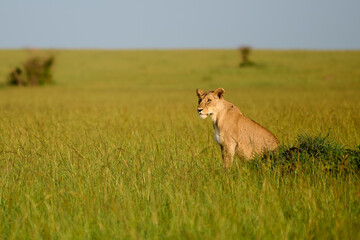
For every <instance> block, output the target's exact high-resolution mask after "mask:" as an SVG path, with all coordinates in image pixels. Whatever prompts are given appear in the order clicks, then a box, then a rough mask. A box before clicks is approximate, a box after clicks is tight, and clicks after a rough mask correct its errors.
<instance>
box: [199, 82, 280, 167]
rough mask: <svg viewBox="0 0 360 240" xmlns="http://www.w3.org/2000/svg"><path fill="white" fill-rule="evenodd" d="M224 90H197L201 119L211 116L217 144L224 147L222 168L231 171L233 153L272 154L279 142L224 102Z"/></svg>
mask: <svg viewBox="0 0 360 240" xmlns="http://www.w3.org/2000/svg"><path fill="white" fill-rule="evenodd" d="M224 93H225V90H224V89H223V88H218V89H216V90H214V91H208V92H204V91H202V90H200V89H196V94H197V96H198V97H199V105H198V107H197V111H198V114H199V116H200V118H202V119H205V118H206V117H207V116H208V115H210V117H211V120H212V122H213V126H214V129H215V141H216V142H217V143H218V144H219V145H220V147H221V153H222V158H223V167H224V168H230V167H231V166H232V163H233V158H234V154H235V153H236V155H237V156H238V157H239V158H240V159H250V158H252V157H253V156H254V155H255V154H257V153H262V152H264V151H272V150H274V149H275V148H277V147H278V146H279V141H278V140H277V139H276V137H275V136H274V135H273V134H272V133H271V132H270V131H269V130H267V129H266V128H264V127H262V126H260V125H259V124H258V123H256V122H254V121H253V120H251V119H249V118H247V117H245V116H244V115H243V114H242V112H241V111H240V109H239V108H237V107H236V106H235V105H234V104H232V103H231V102H228V101H226V100H225V99H224V97H223V96H224Z"/></svg>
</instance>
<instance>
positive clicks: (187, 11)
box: [0, 0, 360, 49]
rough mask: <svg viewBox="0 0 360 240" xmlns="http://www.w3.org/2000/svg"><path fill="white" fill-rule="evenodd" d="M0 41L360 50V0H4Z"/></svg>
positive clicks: (4, 44) (13, 44) (8, 44)
mask: <svg viewBox="0 0 360 240" xmlns="http://www.w3.org/2000/svg"><path fill="white" fill-rule="evenodd" d="M0 34H1V35H0V48H23V47H35V48H110V49H127V48H135V49H142V48H152V49H158V48H236V47H238V46H240V45H250V46H252V47H254V48H271V49H360V0H297V1H295V0H249V1H243V0H217V1H215V0H178V1H172V0H132V1H122V0H117V1H115V0H101V1H100V0H98V1H92V0H87V1H86V0H0Z"/></svg>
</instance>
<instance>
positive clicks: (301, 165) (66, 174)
mask: <svg viewBox="0 0 360 240" xmlns="http://www.w3.org/2000/svg"><path fill="white" fill-rule="evenodd" d="M52 53H53V54H54V55H55V57H56V62H55V72H54V80H55V82H56V84H55V85H51V86H43V87H30V88H25V87H24V88H16V87H5V86H2V87H0V239H42V238H43V239H113V238H115V239H164V238H165V239H239V238H240V239H241V238H250V239H289V238H290V239H304V238H306V239H310V238H311V239H312V238H319V239H359V238H360V187H359V186H360V179H359V172H358V171H356V167H355V168H351V169H352V170H351V171H348V170H347V169H349V168H346V166H350V165H351V166H355V165H356V161H358V158H356V156H358V155H355V157H354V159H355V160H354V162H355V163H354V162H353V160H351V161H350V160H349V159H350V158H348V157H346V156H345V154H346V153H345V152H341V151H343V150H344V151H345V149H353V150H354V149H355V150H356V148H357V146H358V145H360V138H359V134H360V132H359V131H360V130H359V129H360V113H359V109H360V52H358V51H345V52H341V51H332V52H327V51H265V50H258V51H254V52H253V55H251V56H250V59H251V60H252V61H254V62H255V63H256V66H254V67H248V68H238V67H237V66H238V64H239V61H240V58H239V56H238V52H237V51H236V50H233V51H231V50H176V51H175V50H174V51H170V50H168V51H93V50H87V51H57V50H54V51H52ZM40 54H45V53H43V52H42V51H40ZM28 55H29V53H28V52H26V51H23V50H7V51H6V50H1V51H0V77H1V78H2V79H3V82H5V80H6V79H5V78H6V74H7V73H8V71H9V70H10V69H11V68H12V67H13V66H14V65H16V64H19V63H21V62H22V61H24V59H26V57H28ZM216 87H223V88H224V89H225V90H226V93H225V98H226V99H227V100H229V101H231V102H233V103H234V104H236V105H237V106H238V107H239V108H240V109H241V110H242V112H243V113H244V114H245V115H247V116H248V117H250V118H252V119H254V120H256V121H257V122H259V123H260V124H262V125H263V126H265V127H267V128H268V129H270V130H271V131H272V132H273V133H274V134H275V135H276V136H277V137H278V138H279V140H280V142H281V143H282V144H283V145H284V146H289V147H291V146H297V147H300V146H301V147H303V148H305V149H310V150H311V149H313V150H314V151H315V152H314V154H310V153H311V151H310V153H309V152H307V151H305V152H300V153H296V154H295V155H292V158H291V159H290V160H289V162H282V164H276V163H277V162H276V161H277V160H276V159H275V160H274V159H273V160H271V159H270V158H264V159H261V158H257V159H255V160H254V161H252V162H241V161H239V160H238V159H236V160H235V164H234V167H233V168H232V170H231V171H229V172H227V171H224V170H222V167H221V166H222V164H221V154H220V149H219V147H218V146H217V145H216V144H215V141H214V139H213V138H214V137H213V129H212V125H211V122H210V120H209V119H207V120H205V121H204V120H201V119H200V118H199V117H198V116H197V113H196V104H197V97H196V94H195V89H196V88H202V89H205V90H208V89H214V88H216ZM328 133H329V136H328V137H327V138H326V140H324V141H322V140H321V139H323V136H326V135H327V134H328ZM299 135H300V136H302V137H300V138H298V136H299ZM304 136H305V137H304ZM306 136H309V138H306ZM304 138H305V139H304ZM301 143H309V144H308V145H306V144H305V145H301ZM311 146H316V147H313V148H312V147H311ZM323 148H326V149H327V150H329V151H328V152H326V151H325V153H324V151H323V152H322V153H324V154H325V155H324V154H323V155H321V154H320V155H319V154H317V152H316V150H317V149H323ZM334 149H335V150H334ZM339 149H340V150H339ZM341 149H343V150H341ZM320 152H321V151H320ZM338 152H340V153H339V155H336V154H337V153H338ZM333 154H335V155H333ZM300 158H301V159H300ZM347 159H348V160H347ZM342 160H343V161H342ZM287 163H289V164H290V163H291V164H292V165H291V166H295V167H292V168H291V170H289V171H283V170H284V169H285V167H286V166H287V165H286V164H287ZM333 163H334V164H335V166H336V167H338V168H336V169H337V171H335V172H334V171H329V168H328V166H329V165H331V164H333ZM284 164H285V165H284ZM349 164H350V165H349ZM354 164H355V165H354ZM284 166H285V167H284ZM344 166H345V168H344ZM286 169H289V168H286Z"/></svg>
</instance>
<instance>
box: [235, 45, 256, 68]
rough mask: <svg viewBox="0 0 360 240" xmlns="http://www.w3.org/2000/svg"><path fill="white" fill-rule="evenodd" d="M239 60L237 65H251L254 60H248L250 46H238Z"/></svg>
mask: <svg viewBox="0 0 360 240" xmlns="http://www.w3.org/2000/svg"><path fill="white" fill-rule="evenodd" d="M239 52H240V56H241V62H240V64H239V67H246V66H253V65H255V64H254V62H252V61H250V59H249V55H250V53H251V47H240V48H239Z"/></svg>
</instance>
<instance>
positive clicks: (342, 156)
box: [254, 134, 360, 174]
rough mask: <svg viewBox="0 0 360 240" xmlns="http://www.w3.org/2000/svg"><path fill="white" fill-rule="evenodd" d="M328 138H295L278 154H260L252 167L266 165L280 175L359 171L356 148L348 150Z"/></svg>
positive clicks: (359, 147)
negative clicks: (279, 171) (294, 172)
mask: <svg viewBox="0 0 360 240" xmlns="http://www.w3.org/2000/svg"><path fill="white" fill-rule="evenodd" d="M328 137H329V135H326V136H321V135H318V136H309V135H307V134H303V135H299V136H298V138H297V141H296V143H295V144H294V146H281V147H280V148H279V149H278V151H275V152H269V153H266V154H264V155H263V156H261V157H259V158H258V159H257V161H254V164H255V167H256V168H262V167H263V166H267V167H271V168H273V169H275V168H277V169H280V170H281V171H282V172H292V171H294V170H299V169H303V170H304V171H306V172H315V171H319V170H320V171H328V172H331V173H335V174H342V173H351V172H353V173H354V172H360V146H358V147H356V148H353V149H348V148H345V146H344V145H342V144H341V143H338V142H336V141H334V140H331V139H329V138H328Z"/></svg>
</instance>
